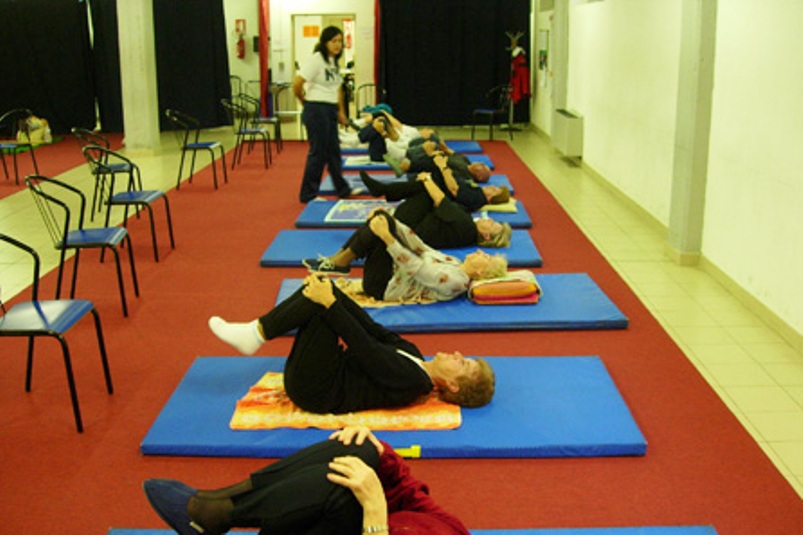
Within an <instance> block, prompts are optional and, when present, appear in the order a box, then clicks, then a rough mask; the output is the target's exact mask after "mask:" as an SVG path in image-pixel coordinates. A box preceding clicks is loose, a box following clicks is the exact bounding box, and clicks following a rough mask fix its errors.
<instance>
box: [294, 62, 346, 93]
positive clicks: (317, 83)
mask: <svg viewBox="0 0 803 535" xmlns="http://www.w3.org/2000/svg"><path fill="white" fill-rule="evenodd" d="M298 74H300V75H301V77H302V78H304V80H306V81H307V94H306V97H305V98H306V99H307V100H309V101H312V102H328V103H330V104H337V103H338V101H339V96H340V93H339V91H340V85H341V84H342V83H343V80H342V79H341V78H340V69H339V68H338V66H337V65H336V64H335V63H334V62H332V63H327V62H326V61H324V59H323V56H321V54H320V53H318V52H316V53H314V54H313V55H312V57H310V58H309V59H308V60H307V61H306V62H305V63H304V65H302V66H301V70H299V71H298Z"/></svg>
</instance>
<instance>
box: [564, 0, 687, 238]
mask: <svg viewBox="0 0 803 535" xmlns="http://www.w3.org/2000/svg"><path fill="white" fill-rule="evenodd" d="M680 8H681V2H680V1H678V0H649V1H644V0H605V1H604V2H593V3H572V6H571V8H570V12H569V76H568V85H567V93H568V94H567V107H568V108H569V109H573V110H575V111H577V112H579V113H580V114H581V115H583V116H584V118H585V121H584V145H583V160H584V161H585V162H586V163H587V164H588V165H589V166H590V167H592V168H593V169H595V170H596V171H597V172H598V173H600V174H601V175H602V176H604V177H605V178H606V179H608V180H609V181H610V182H611V183H612V184H614V185H615V186H616V187H618V188H619V189H620V190H622V192H624V193H625V194H626V195H627V196H628V197H630V198H631V199H633V200H634V201H635V202H637V203H638V204H639V205H640V206H642V207H643V208H644V209H645V210H646V211H647V212H649V213H650V214H652V215H653V216H654V217H655V218H656V219H658V220H659V221H661V222H663V223H664V224H668V221H669V201H670V192H671V179H672V158H673V148H674V136H675V107H676V103H677V80H678V63H679V57H680V54H679V53H680V14H681V11H680Z"/></svg>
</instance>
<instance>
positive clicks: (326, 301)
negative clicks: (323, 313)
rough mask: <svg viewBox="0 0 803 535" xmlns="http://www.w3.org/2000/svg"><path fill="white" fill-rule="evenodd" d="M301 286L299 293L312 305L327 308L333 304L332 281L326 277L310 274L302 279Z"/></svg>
mask: <svg viewBox="0 0 803 535" xmlns="http://www.w3.org/2000/svg"><path fill="white" fill-rule="evenodd" d="M303 285H304V289H303V290H302V291H301V293H302V294H304V297H306V298H307V299H309V300H310V301H312V302H313V303H318V304H319V305H322V306H325V307H326V308H329V307H330V306H331V305H332V304H333V303H334V302H335V292H334V290H333V289H332V281H331V280H329V277H327V276H326V275H323V274H321V273H311V274H309V275H307V276H306V277H305V278H304V281H303Z"/></svg>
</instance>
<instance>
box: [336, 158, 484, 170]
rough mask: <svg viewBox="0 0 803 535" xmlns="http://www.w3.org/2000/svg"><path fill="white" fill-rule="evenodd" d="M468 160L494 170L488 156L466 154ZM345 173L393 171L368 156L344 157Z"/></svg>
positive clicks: (383, 163)
mask: <svg viewBox="0 0 803 535" xmlns="http://www.w3.org/2000/svg"><path fill="white" fill-rule="evenodd" d="M465 156H466V158H468V160H469V161H470V162H471V163H484V164H485V165H487V166H488V167H489V168H490V169H494V168H495V167H494V163H493V160H491V157H490V156H488V155H487V154H466V155H465ZM343 170H344V171H391V167H390V166H389V165H388V164H386V163H385V162H372V161H370V160H369V159H368V157H367V155H352V156H344V157H343Z"/></svg>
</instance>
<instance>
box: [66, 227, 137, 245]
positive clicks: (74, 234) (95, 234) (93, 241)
mask: <svg viewBox="0 0 803 535" xmlns="http://www.w3.org/2000/svg"><path fill="white" fill-rule="evenodd" d="M126 235H128V231H127V230H126V229H124V228H121V227H102V228H87V229H78V230H71V231H69V232H68V233H67V247H68V248H69V247H107V246H109V245H114V246H117V245H119V244H120V243H121V242H122V241H123V240H124V239H125V237H126ZM60 245H61V242H59V243H58V244H57V245H56V247H59V246H60Z"/></svg>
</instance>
